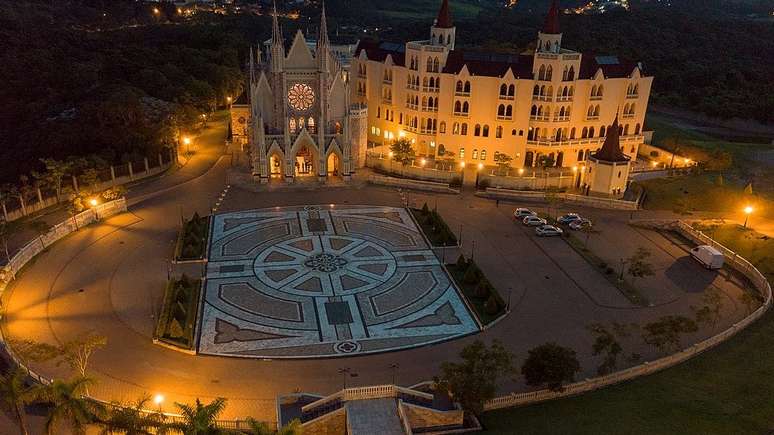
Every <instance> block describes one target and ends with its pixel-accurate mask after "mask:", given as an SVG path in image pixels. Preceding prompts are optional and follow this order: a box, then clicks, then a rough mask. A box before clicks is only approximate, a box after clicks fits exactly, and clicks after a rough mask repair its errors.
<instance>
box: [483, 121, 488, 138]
mask: <svg viewBox="0 0 774 435" xmlns="http://www.w3.org/2000/svg"><path fill="white" fill-rule="evenodd" d="M483 136H484V137H489V126H488V125H486V124H484V135H483Z"/></svg>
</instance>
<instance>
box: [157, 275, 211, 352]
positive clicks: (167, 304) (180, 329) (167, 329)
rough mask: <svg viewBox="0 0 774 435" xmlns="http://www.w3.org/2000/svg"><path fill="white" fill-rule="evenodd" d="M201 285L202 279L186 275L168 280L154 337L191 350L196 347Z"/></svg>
mask: <svg viewBox="0 0 774 435" xmlns="http://www.w3.org/2000/svg"><path fill="white" fill-rule="evenodd" d="M200 287H201V280H198V279H193V280H192V279H190V278H188V277H187V276H185V275H183V276H182V277H181V278H180V279H178V280H170V281H169V282H167V287H166V289H165V291H164V303H163V305H162V306H161V311H160V313H159V318H158V322H157V323H156V331H155V332H154V339H156V340H159V341H162V342H164V343H167V344H171V345H173V346H178V347H183V348H185V349H189V350H191V349H193V348H194V342H195V339H194V330H195V329H196V315H197V313H198V311H199V294H200V293H201V291H200V290H201V289H200Z"/></svg>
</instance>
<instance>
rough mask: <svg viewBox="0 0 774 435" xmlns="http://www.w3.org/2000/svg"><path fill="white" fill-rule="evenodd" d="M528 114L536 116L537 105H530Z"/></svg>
mask: <svg viewBox="0 0 774 435" xmlns="http://www.w3.org/2000/svg"><path fill="white" fill-rule="evenodd" d="M529 114H530V116H537V106H536V105H534V104H533V105H532V110H531V111H530V112H529Z"/></svg>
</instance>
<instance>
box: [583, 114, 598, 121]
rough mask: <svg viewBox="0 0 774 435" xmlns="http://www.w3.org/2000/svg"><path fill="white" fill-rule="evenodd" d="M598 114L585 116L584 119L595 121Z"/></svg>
mask: <svg viewBox="0 0 774 435" xmlns="http://www.w3.org/2000/svg"><path fill="white" fill-rule="evenodd" d="M598 119H599V116H588V115H587V116H586V121H597V120H598Z"/></svg>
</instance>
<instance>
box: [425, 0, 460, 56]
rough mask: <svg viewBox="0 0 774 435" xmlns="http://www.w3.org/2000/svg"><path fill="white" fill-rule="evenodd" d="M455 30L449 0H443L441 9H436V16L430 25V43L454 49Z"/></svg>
mask: <svg viewBox="0 0 774 435" xmlns="http://www.w3.org/2000/svg"><path fill="white" fill-rule="evenodd" d="M456 31H457V28H456V27H454V24H452V18H451V11H450V10H449V0H443V2H442V3H441V9H439V10H438V17H437V18H436V19H435V23H433V26H432V27H430V43H431V44H432V45H442V46H444V47H446V48H448V49H449V50H454V34H455V33H456Z"/></svg>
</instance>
